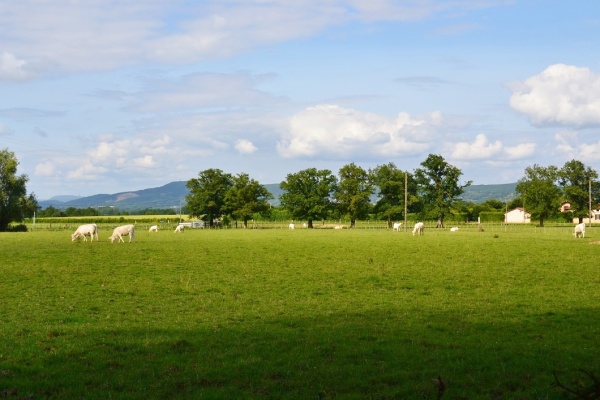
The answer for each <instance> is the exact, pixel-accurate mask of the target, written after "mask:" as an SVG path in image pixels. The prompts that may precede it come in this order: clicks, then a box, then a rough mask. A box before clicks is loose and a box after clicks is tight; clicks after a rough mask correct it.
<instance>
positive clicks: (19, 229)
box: [7, 224, 27, 232]
mask: <svg viewBox="0 0 600 400" xmlns="http://www.w3.org/2000/svg"><path fill="white" fill-rule="evenodd" d="M7 232H27V225H25V224H19V225H9V226H8V229H7Z"/></svg>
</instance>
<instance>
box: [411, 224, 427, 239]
mask: <svg viewBox="0 0 600 400" xmlns="http://www.w3.org/2000/svg"><path fill="white" fill-rule="evenodd" d="M424 234H425V224H423V223H422V222H417V223H416V224H415V227H414V228H413V236H414V235H424Z"/></svg>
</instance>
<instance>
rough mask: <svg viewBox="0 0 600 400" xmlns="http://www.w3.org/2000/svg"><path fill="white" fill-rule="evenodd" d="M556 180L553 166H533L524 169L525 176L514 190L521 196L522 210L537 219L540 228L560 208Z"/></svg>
mask: <svg viewBox="0 0 600 400" xmlns="http://www.w3.org/2000/svg"><path fill="white" fill-rule="evenodd" d="M557 179H558V168H556V167H555V166H553V165H551V166H548V167H542V166H539V165H537V164H534V165H533V167H527V168H525V176H524V177H523V178H521V179H520V180H519V182H518V183H517V188H516V190H517V193H519V194H520V195H521V198H522V200H523V205H524V208H525V209H526V211H528V212H529V213H531V216H532V218H538V219H539V221H540V226H544V220H546V219H548V218H549V217H550V216H552V215H554V214H555V213H557V212H558V209H559V207H560V196H561V193H560V189H559V187H558V185H557V183H556V182H557Z"/></svg>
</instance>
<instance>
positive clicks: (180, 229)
mask: <svg viewBox="0 0 600 400" xmlns="http://www.w3.org/2000/svg"><path fill="white" fill-rule="evenodd" d="M179 232H183V225H177V227H176V228H175V232H174V233H179Z"/></svg>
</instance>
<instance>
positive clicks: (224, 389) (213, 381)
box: [0, 226, 600, 400]
mask: <svg viewBox="0 0 600 400" xmlns="http://www.w3.org/2000/svg"><path fill="white" fill-rule="evenodd" d="M597 229H598V228H591V229H590V228H588V231H587V232H586V234H587V237H586V238H585V239H575V238H574V237H573V236H572V234H571V232H572V227H556V228H548V229H540V228H534V227H529V226H528V227H504V228H503V227H495V228H486V229H485V230H484V231H483V232H480V231H478V230H477V228H476V226H464V227H461V228H460V231H459V232H455V233H450V232H448V230H447V229H446V230H436V229H426V231H425V235H424V236H421V237H416V236H412V235H411V233H410V232H408V233H406V232H392V231H391V229H364V227H363V228H362V229H352V230H350V229H341V230H334V229H313V230H307V229H298V228H297V229H296V230H293V231H291V230H287V229H217V230H208V229H197V230H186V231H185V232H184V233H183V234H174V233H173V230H172V229H163V230H161V231H159V232H158V233H154V234H150V233H148V232H147V231H145V230H142V229H141V228H140V229H138V231H137V232H136V233H137V237H136V240H135V242H133V243H127V240H128V239H125V240H126V243H112V244H111V243H110V241H109V240H108V236H109V235H110V233H111V231H110V229H109V228H108V227H100V241H99V242H93V243H90V242H87V243H84V242H80V241H78V242H75V243H72V242H71V237H70V234H71V233H72V231H70V230H66V229H35V230H32V231H30V232H22V233H0V273H1V279H0V285H1V286H0V289H1V290H0V396H2V397H3V398H11V399H12V398H14V399H78V398H79V399H83V398H85V399H109V398H115V399H169V398H173V399H436V398H440V395H442V397H441V398H443V399H470V400H475V399H563V398H566V397H564V396H565V393H564V392H563V391H560V390H558V389H557V388H556V387H555V385H554V382H555V375H554V374H556V376H558V377H560V379H561V381H563V382H564V383H565V384H566V385H571V386H572V387H574V386H576V385H577V384H578V382H579V381H583V383H585V382H586V380H585V378H586V376H585V375H582V373H581V371H579V369H583V370H585V371H589V372H592V373H595V374H596V376H598V375H600V363H599V360H600V345H599V343H600V342H599V339H598V338H599V337H600V320H599V318H598V315H599V313H600V267H599V263H598V255H599V254H600V253H599V252H600V245H597V244H596V243H595V242H596V241H597V240H600V234H598V233H597ZM438 377H442V379H443V382H444V384H445V392H444V393H440V392H439V385H437V382H436V379H437V378H438Z"/></svg>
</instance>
